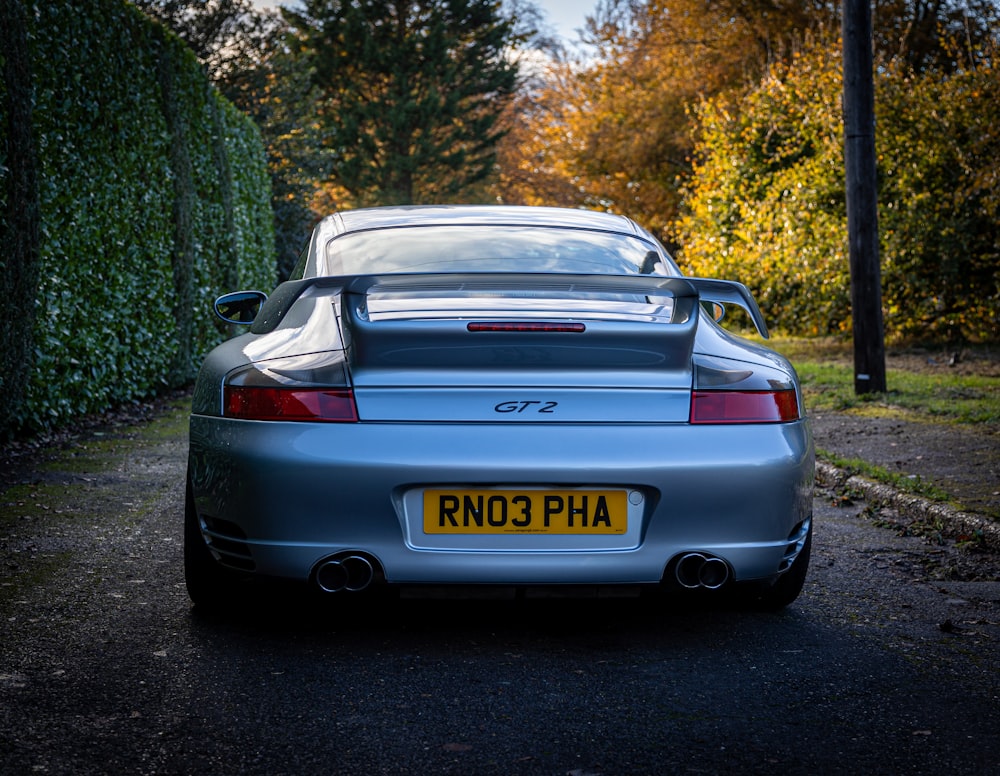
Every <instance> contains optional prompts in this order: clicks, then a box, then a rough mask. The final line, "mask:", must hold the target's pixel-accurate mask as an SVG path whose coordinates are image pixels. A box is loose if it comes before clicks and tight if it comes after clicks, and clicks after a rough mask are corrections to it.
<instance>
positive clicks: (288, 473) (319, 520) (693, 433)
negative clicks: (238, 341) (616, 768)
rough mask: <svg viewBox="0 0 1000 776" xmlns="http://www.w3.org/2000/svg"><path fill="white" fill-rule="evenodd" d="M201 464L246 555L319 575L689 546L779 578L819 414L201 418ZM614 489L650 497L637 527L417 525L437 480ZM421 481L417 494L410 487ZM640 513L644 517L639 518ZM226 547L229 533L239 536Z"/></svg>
mask: <svg viewBox="0 0 1000 776" xmlns="http://www.w3.org/2000/svg"><path fill="white" fill-rule="evenodd" d="M189 471H190V478H191V484H192V491H193V494H194V499H195V506H196V510H197V512H198V514H199V517H200V518H201V519H202V521H203V524H206V523H207V525H208V526H209V527H210V528H212V529H214V530H215V531H216V532H217V533H219V534H221V535H222V538H223V539H226V540H227V541H228V542H230V543H231V544H232V546H235V547H237V553H244V552H245V553H246V556H247V558H248V559H249V560H248V561H247V562H242V561H241V562H240V563H238V564H236V565H237V566H239V567H241V568H243V569H244V570H252V571H253V572H254V573H257V574H261V575H266V576H274V577H282V578H289V579H300V580H306V579H308V578H309V577H310V575H311V574H312V573H313V571H314V569H315V567H316V566H317V564H318V563H320V562H321V561H322V560H323V559H325V558H329V557H331V556H333V555H336V554H338V553H343V552H347V551H353V552H361V553H364V554H366V555H368V556H371V557H372V558H373V559H374V560H375V561H377V563H378V564H379V566H380V567H381V569H382V570H383V571H384V575H385V580H386V581H387V582H390V583H399V584H498V585H535V584H537V585H548V584H636V583H656V582H659V581H660V580H661V579H662V577H663V575H664V572H665V569H666V567H667V566H668V564H669V563H670V561H671V560H672V559H673V558H675V557H677V556H678V555H680V554H682V553H687V552H693V551H698V552H705V553H710V554H712V555H713V556H717V557H720V558H722V559H723V560H725V561H726V563H727V564H728V565H729V566H730V569H731V573H732V575H733V577H734V578H735V579H737V580H750V579H760V578H767V577H772V576H774V575H775V574H777V573H779V572H780V571H781V570H782V569H783V565H782V564H783V562H784V563H786V564H787V557H786V555H787V550H788V546H789V541H790V538H791V537H793V536H794V534H795V533H796V531H798V530H800V529H801V527H802V525H803V523H804V522H806V521H808V520H809V519H810V516H811V508H812V482H813V451H812V439H811V435H810V432H809V427H808V424H807V423H806V422H805V421H800V422H796V423H790V424H774V425H754V426H702V427H698V428H692V427H690V426H687V425H684V424H658V425H642V424H634V425H600V424H589V425H583V424H580V425H573V424H558V425H556V424H538V425H535V424H518V425H504V424H493V425H488V426H484V425H483V424H475V425H467V424H391V423H385V424H379V423H359V424H309V423H267V422H252V421H234V420H227V419H222V418H216V417H206V416H193V417H192V419H191V449H190V467H189ZM455 484H461V485H465V486H477V487H484V488H485V487H500V486H535V487H572V486H585V487H607V488H615V487H620V488H626V489H629V490H630V491H633V492H639V493H641V494H642V496H643V500H642V504H641V508H639V509H638V510H637V511H636V512H635V514H634V516H633V517H630V522H631V523H632V528H630V531H629V534H630V535H629V537H627V538H626V540H624V541H623V540H621V539H620V538H615V539H609V538H607V537H605V538H602V537H600V536H586V537H572V538H570V537H553V536H531V535H528V536H519V537H516V538H510V537H505V538H504V540H503V541H497V542H493V541H491V540H490V539H489V538H488V537H487V538H483V537H480V538H479V539H477V540H476V541H474V542H472V543H467V544H466V546H453V547H449V548H442V547H438V548H433V547H429V546H427V545H428V543H427V542H424V541H421V540H419V539H418V538H416V537H415V534H414V532H415V531H417V530H419V529H418V525H419V521H418V517H419V516H415V515H414V514H413V509H414V507H413V504H414V503H415V500H414V499H413V498H412V494H413V493H414V492H415V491H419V490H420V489H422V488H424V487H429V486H440V485H455ZM408 494H411V495H410V497H408ZM635 520H637V521H638V524H637V525H636V524H635V522H634V521H635ZM225 546H230V544H226V545H225Z"/></svg>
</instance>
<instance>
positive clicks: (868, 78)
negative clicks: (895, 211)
mask: <svg viewBox="0 0 1000 776" xmlns="http://www.w3.org/2000/svg"><path fill="white" fill-rule="evenodd" d="M843 45H844V165H845V173H846V178H845V180H846V185H847V235H848V242H849V246H850V247H849V250H850V264H851V307H852V313H851V316H852V322H853V325H854V392H855V393H856V394H863V393H882V392H884V391H885V389H886V382H885V342H884V336H885V335H884V331H883V325H882V280H881V272H880V270H879V255H878V200H877V197H876V173H875V84H874V79H873V75H872V66H873V61H872V12H871V6H870V5H869V0H844V4H843Z"/></svg>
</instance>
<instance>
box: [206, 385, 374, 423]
mask: <svg viewBox="0 0 1000 776" xmlns="http://www.w3.org/2000/svg"><path fill="white" fill-rule="evenodd" d="M225 416H226V417H227V418H240V419H242V420H309V421H323V422H327V423H353V422H355V421H356V420H357V419H358V410H357V407H356V405H355V403H354V391H352V390H350V389H337V390H330V389H325V388H272V387H262V386H239V385H227V386H226V388H225Z"/></svg>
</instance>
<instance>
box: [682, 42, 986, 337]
mask: <svg viewBox="0 0 1000 776" xmlns="http://www.w3.org/2000/svg"><path fill="white" fill-rule="evenodd" d="M995 54H996V48H995V46H994V45H993V44H986V45H983V46H980V47H978V48H977V49H976V50H975V51H974V52H971V55H970V56H968V57H967V58H966V59H965V60H964V61H962V59H961V57H959V58H958V59H957V60H956V61H958V62H959V63H960V65H961V66H959V67H956V68H954V69H953V68H951V67H950V66H949V70H953V71H952V72H943V71H942V70H940V69H927V70H924V71H922V72H915V71H914V70H913V68H912V67H911V66H910V65H909V64H907V62H906V61H904V60H903V59H896V60H893V61H885V60H884V59H883V60H881V61H880V62H879V66H878V67H877V68H876V83H875V87H876V102H875V105H876V118H877V126H878V131H877V133H876V138H875V140H876V154H877V157H878V164H879V171H880V176H879V191H878V202H879V223H880V226H879V238H880V246H879V254H880V256H881V258H882V280H883V304H884V309H885V327H886V333H887V334H888V335H890V336H894V337H897V338H899V337H908V336H911V337H920V338H935V339H939V340H950V341H959V340H977V339H988V340H995V339H996V338H997V337H998V336H1000V275H998V274H997V271H996V269H997V266H998V265H1000V240H998V235H1000V207H998V203H1000V198H998V196H997V193H996V192H997V186H996V184H997V167H996V161H995V160H996V158H997V154H998V153H1000V71H998V70H997V69H996V68H995V66H994V63H995ZM840 94H841V58H840V46H839V43H837V42H833V43H829V44H824V45H816V46H813V47H809V48H806V49H803V50H802V51H800V52H799V53H798V54H797V55H796V56H795V57H793V58H792V60H791V61H790V62H789V63H788V64H787V65H784V66H782V67H775V68H773V69H772V71H771V72H770V73H769V75H768V77H766V78H765V79H763V80H762V81H761V82H760V83H759V84H758V85H757V86H756V87H755V88H754V89H752V90H750V91H748V92H745V93H733V94H729V95H717V96H716V97H714V98H712V99H709V100H705V101H704V102H703V103H701V105H700V106H699V107H698V109H697V111H696V116H697V119H698V123H699V127H700V131H699V141H698V144H697V147H696V153H695V159H696V162H695V165H694V170H693V175H692V177H691V178H690V183H689V184H688V188H687V190H686V194H687V197H686V201H685V211H684V216H683V217H682V219H681V220H680V222H679V232H680V234H681V241H682V243H683V249H682V250H681V251H680V252H679V253H678V256H677V258H678V260H679V261H680V262H681V264H682V266H683V267H684V268H685V269H686V271H689V272H691V273H692V274H696V275H708V276H713V277H736V278H739V279H740V280H743V281H744V282H746V283H747V284H748V285H749V286H750V287H751V289H752V290H753V291H754V293H755V295H756V296H757V299H758V301H759V302H760V303H761V307H762V308H763V310H764V312H765V315H766V317H767V318H768V319H769V320H771V321H773V322H775V323H776V324H777V325H778V328H780V329H782V330H784V331H786V332H789V333H793V334H801V335H825V334H839V333H846V332H848V331H850V323H851V314H850V296H849V287H850V279H849V276H848V259H847V214H846V205H845V201H844V171H843V170H844V161H843V140H842V137H843V124H842V117H841V110H840Z"/></svg>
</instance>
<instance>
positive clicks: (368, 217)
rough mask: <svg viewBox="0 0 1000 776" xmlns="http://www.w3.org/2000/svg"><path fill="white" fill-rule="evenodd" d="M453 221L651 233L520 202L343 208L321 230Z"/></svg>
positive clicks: (616, 219) (585, 213)
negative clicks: (520, 204)
mask: <svg viewBox="0 0 1000 776" xmlns="http://www.w3.org/2000/svg"><path fill="white" fill-rule="evenodd" d="M449 225H452V226H461V225H465V226H479V225H481V226H488V225H515V226H552V227H568V228H576V229H598V230H601V231H609V232H620V233H623V234H631V235H635V236H636V237H646V236H647V235H646V232H645V231H644V230H643V229H641V228H640V227H639V226H638V225H637V224H636V223H635V222H634V221H632V220H631V219H630V218H626V217H624V216H618V215H613V214H611V213H602V212H598V211H596V210H578V209H572V208H558V207H525V206H519V205H413V206H400V207H376V208H362V209H358V210H343V211H340V212H338V213H334V214H333V215H331V216H328V217H327V218H325V219H323V222H322V223H321V227H320V230H319V231H320V232H323V233H325V234H326V235H327V236H328V238H332V237H335V236H337V235H340V234H344V233H346V232H357V231H364V230H367V229H388V228H393V227H402V226H449Z"/></svg>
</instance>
